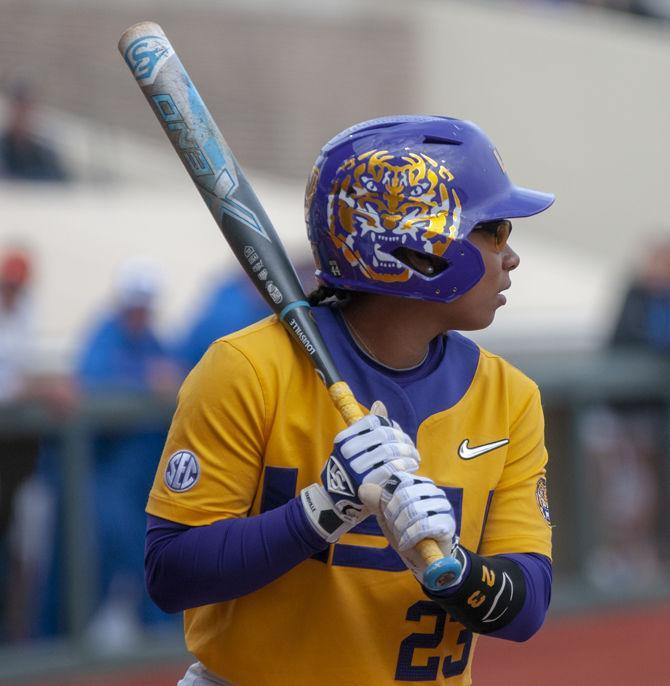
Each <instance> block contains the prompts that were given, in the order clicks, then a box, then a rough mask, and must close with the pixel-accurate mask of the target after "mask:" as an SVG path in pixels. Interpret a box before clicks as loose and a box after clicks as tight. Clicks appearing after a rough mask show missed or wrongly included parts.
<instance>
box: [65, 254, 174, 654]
mask: <svg viewBox="0 0 670 686" xmlns="http://www.w3.org/2000/svg"><path fill="white" fill-rule="evenodd" d="M160 277H161V275H160V272H159V270H158V267H157V265H156V264H155V263H154V262H152V261H151V260H147V259H142V258H133V259H130V260H128V261H127V262H126V263H124V264H123V265H122V267H121V269H120V270H119V272H118V275H117V278H116V282H115V287H114V296H115V299H114V303H113V306H112V311H111V312H110V313H108V314H106V315H105V316H103V318H102V320H101V321H100V322H98V323H97V324H96V326H95V327H94V328H93V330H92V332H91V333H90V334H89V336H88V337H87V339H86V341H85V343H84V345H83V347H82V351H81V355H80V359H79V363H78V365H77V372H76V374H77V379H78V381H79V384H80V386H81V389H82V392H83V393H84V394H105V395H107V396H109V395H110V394H119V397H120V401H122V398H123V396H124V394H128V393H131V394H154V395H155V394H159V395H161V396H163V397H166V398H170V399H172V398H174V396H175V394H176V391H177V386H178V383H179V382H180V380H181V379H180V376H179V373H178V368H177V365H176V364H175V363H174V361H173V359H172V357H171V356H170V354H169V353H168V351H167V348H166V346H165V345H164V343H163V342H162V341H161V339H160V337H159V336H158V334H157V333H156V331H155V330H154V324H153V314H154V307H155V303H156V299H157V297H158V295H159V290H160V286H161V278H160ZM166 428H167V427H165V426H155V425H150V426H146V427H143V428H142V429H140V430H138V431H136V432H133V433H132V434H119V433H115V434H110V435H104V436H99V437H97V440H96V444H95V457H94V466H93V480H94V483H93V485H92V489H91V492H92V494H93V503H94V505H93V507H94V510H95V523H96V527H95V537H96V544H97V546H98V548H99V561H100V569H99V572H98V579H99V581H100V597H101V604H100V606H99V608H98V611H97V613H96V615H95V617H94V618H93V620H92V623H91V625H90V627H89V633H88V637H89V639H90V640H91V641H92V642H93V643H94V644H95V646H96V648H99V649H103V650H105V651H114V650H116V649H118V650H121V649H125V648H128V647H130V646H132V645H133V641H134V640H135V639H136V637H137V635H138V633H139V632H140V631H141V622H142V621H144V622H146V623H153V622H154V621H158V620H160V619H162V618H163V616H162V613H160V611H158V610H157V609H156V608H155V606H154V605H153V603H151V602H150V601H149V600H148V598H146V597H145V594H144V593H143V588H144V576H143V553H144V551H143V532H144V526H145V515H144V506H145V504H146V499H147V494H148V492H149V488H150V486H151V482H152V480H153V474H154V472H155V465H156V462H157V460H158V459H159V458H160V454H161V452H162V449H163V443H164V440H165V431H166Z"/></svg>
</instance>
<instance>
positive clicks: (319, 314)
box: [312, 306, 479, 440]
mask: <svg viewBox="0 0 670 686" xmlns="http://www.w3.org/2000/svg"><path fill="white" fill-rule="evenodd" d="M312 311H313V313H314V317H315V318H316V322H317V324H318V326H319V329H320V330H321V332H322V334H323V336H324V337H325V338H326V339H328V340H335V341H336V343H335V345H333V346H332V348H331V350H332V352H333V356H334V358H335V364H336V366H337V369H338V371H339V372H340V374H341V375H342V378H343V379H344V380H345V381H346V382H347V383H348V384H349V386H350V387H351V390H352V391H353V393H354V395H355V396H356V398H357V399H358V400H359V401H360V402H361V403H362V404H363V405H365V406H366V407H370V406H371V405H372V403H373V402H374V401H375V400H379V399H381V400H383V401H384V404H385V405H386V407H387V409H388V411H389V416H390V417H391V419H394V420H395V421H397V422H398V423H399V424H400V426H402V428H403V431H405V432H406V433H407V434H408V435H409V436H410V437H411V438H412V439H414V440H416V434H417V431H418V428H419V425H420V424H421V423H422V422H423V421H424V420H425V419H427V418H428V417H430V416H431V415H433V414H435V413H437V412H441V411H443V410H446V409H448V408H450V407H452V406H453V405H455V404H456V403H457V402H458V401H459V400H460V399H461V398H462V397H463V396H464V395H465V393H466V391H467V390H468V388H469V387H470V384H471V383H472V379H473V378H474V375H475V372H476V371H477V365H478V364H479V348H478V347H477V346H476V345H475V344H474V343H473V342H472V341H470V340H468V339H467V338H465V337H464V336H461V335H460V334H458V333H456V332H453V331H450V332H449V334H448V335H447V336H446V337H442V340H441V341H440V342H439V344H437V343H434V344H433V345H432V346H431V349H430V351H429V355H428V358H427V359H426V361H425V362H424V363H423V364H422V365H420V366H419V367H417V368H416V369H412V370H410V371H399V372H396V373H394V372H393V371H389V370H388V369H385V368H383V367H381V366H380V365H377V364H375V363H374V362H373V361H371V360H370V358H369V357H367V356H366V355H365V354H364V353H362V352H361V351H360V350H359V349H358V346H357V345H356V344H355V342H354V341H353V340H352V338H351V335H350V334H349V332H348V330H347V328H346V325H345V324H344V322H343V321H342V315H341V314H340V313H339V312H338V311H337V308H331V307H327V306H321V307H315V308H313V309H312Z"/></svg>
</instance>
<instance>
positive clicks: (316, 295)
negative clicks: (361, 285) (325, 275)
mask: <svg viewBox="0 0 670 686" xmlns="http://www.w3.org/2000/svg"><path fill="white" fill-rule="evenodd" d="M332 299H334V300H336V301H337V302H343V303H344V302H346V301H348V300H350V299H351V292H350V291H345V290H344V289H342V288H332V287H331V286H319V287H318V288H316V289H315V290H313V291H312V292H311V293H310V294H309V295H308V296H307V302H308V303H309V304H310V305H311V306H312V307H315V306H316V305H320V304H321V303H324V302H326V301H327V300H332Z"/></svg>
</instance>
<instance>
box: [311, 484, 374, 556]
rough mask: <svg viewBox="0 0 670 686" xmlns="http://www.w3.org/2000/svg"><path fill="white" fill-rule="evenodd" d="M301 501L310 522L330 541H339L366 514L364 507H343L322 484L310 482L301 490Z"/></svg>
mask: <svg viewBox="0 0 670 686" xmlns="http://www.w3.org/2000/svg"><path fill="white" fill-rule="evenodd" d="M300 502H301V503H302V506H303V509H304V511H305V514H306V515H307V519H308V520H309V523H310V524H311V525H312V527H313V528H314V530H315V531H316V532H317V533H318V534H319V535H320V536H321V537H322V538H323V539H324V540H325V541H327V542H328V543H335V542H336V541H338V540H339V538H340V537H341V536H342V535H343V534H345V533H347V532H348V531H350V530H351V529H353V528H354V527H355V526H356V524H358V522H359V521H361V519H362V518H363V517H364V516H365V515H364V514H363V512H364V511H363V509H362V508H356V509H348V508H347V507H341V505H342V503H341V502H338V503H335V502H333V499H332V498H331V497H330V495H329V494H328V492H327V491H326V489H325V488H324V487H323V486H322V485H321V484H316V483H315V484H310V485H309V486H306V487H305V488H303V489H302V491H300ZM338 506H339V507H338Z"/></svg>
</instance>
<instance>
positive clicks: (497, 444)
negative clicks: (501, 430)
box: [458, 438, 509, 460]
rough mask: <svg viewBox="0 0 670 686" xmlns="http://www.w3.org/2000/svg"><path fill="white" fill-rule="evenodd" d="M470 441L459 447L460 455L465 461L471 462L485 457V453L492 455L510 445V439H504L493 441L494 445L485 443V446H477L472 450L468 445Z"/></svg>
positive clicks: (466, 440) (465, 441)
mask: <svg viewBox="0 0 670 686" xmlns="http://www.w3.org/2000/svg"><path fill="white" fill-rule="evenodd" d="M468 442H469V440H468V439H467V438H466V439H465V440H464V441H463V442H462V443H461V444H460V445H459V446H458V455H459V457H461V458H462V459H464V460H471V459H472V458H473V457H479V456H480V455H484V453H490V452H491V451H492V450H496V449H497V448H501V447H502V446H503V445H507V444H508V443H509V438H503V439H501V440H499V441H493V443H484V444H483V445H476V446H473V447H472V448H471V447H470V446H469V445H468Z"/></svg>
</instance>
